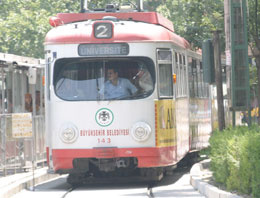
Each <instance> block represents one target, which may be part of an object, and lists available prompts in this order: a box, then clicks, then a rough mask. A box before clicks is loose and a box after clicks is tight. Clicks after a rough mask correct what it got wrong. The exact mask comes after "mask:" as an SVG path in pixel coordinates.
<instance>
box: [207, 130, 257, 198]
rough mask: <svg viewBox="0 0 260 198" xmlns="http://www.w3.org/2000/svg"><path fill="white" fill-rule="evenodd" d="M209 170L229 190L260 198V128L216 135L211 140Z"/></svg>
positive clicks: (226, 131) (229, 131) (228, 131)
mask: <svg viewBox="0 0 260 198" xmlns="http://www.w3.org/2000/svg"><path fill="white" fill-rule="evenodd" d="M210 146H211V147H210V148H211V149H210V158H211V170H212V171H213V175H214V178H215V180H216V182H219V183H222V184H224V185H225V186H226V187H227V189H228V190H237V191H239V192H241V193H245V194H252V195H253V197H254V198H258V197H260V128H259V126H253V127H251V128H248V127H245V126H242V127H237V128H228V129H226V130H224V131H223V132H220V131H216V132H214V133H213V135H212V137H211V138H210Z"/></svg>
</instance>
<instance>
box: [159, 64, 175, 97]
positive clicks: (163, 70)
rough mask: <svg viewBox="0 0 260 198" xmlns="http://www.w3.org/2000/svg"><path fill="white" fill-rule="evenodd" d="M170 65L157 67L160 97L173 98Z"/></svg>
mask: <svg viewBox="0 0 260 198" xmlns="http://www.w3.org/2000/svg"><path fill="white" fill-rule="evenodd" d="M171 74H172V65H171V64H160V65H159V80H160V82H159V95H160V97H172V96H173V82H172V75H171Z"/></svg>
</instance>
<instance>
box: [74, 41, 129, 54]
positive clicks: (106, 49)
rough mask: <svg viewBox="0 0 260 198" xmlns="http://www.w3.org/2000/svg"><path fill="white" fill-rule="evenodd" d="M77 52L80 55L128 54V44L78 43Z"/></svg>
mask: <svg viewBox="0 0 260 198" xmlns="http://www.w3.org/2000/svg"><path fill="white" fill-rule="evenodd" d="M78 53H79V55H80V56H110V55H128V54H129V45H128V44H127V43H111V44H80V45H79V47H78Z"/></svg>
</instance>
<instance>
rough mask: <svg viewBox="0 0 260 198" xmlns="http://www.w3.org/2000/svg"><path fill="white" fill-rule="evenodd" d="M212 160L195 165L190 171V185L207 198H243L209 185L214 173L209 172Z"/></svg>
mask: <svg viewBox="0 0 260 198" xmlns="http://www.w3.org/2000/svg"><path fill="white" fill-rule="evenodd" d="M209 165H210V160H204V161H202V162H200V163H197V164H194V165H193V166H192V168H191V170H190V183H191V185H192V186H193V188H195V189H196V190H198V191H199V192H200V193H201V194H202V195H204V196H206V197H207V198H243V197H241V196H238V195H236V194H232V193H230V192H226V191H223V190H220V189H218V188H217V187H215V186H213V185H211V184H209V183H208V182H209V180H210V179H211V177H212V172H211V171H210V170H209Z"/></svg>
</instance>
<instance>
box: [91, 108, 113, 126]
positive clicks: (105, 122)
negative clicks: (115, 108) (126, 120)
mask: <svg viewBox="0 0 260 198" xmlns="http://www.w3.org/2000/svg"><path fill="white" fill-rule="evenodd" d="M95 119H96V122H97V123H98V125H99V126H102V127H106V126H109V125H110V124H112V122H113V120H114V115H113V112H112V111H111V110H110V109H107V108H102V109H99V110H98V111H97V113H96V116H95Z"/></svg>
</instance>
